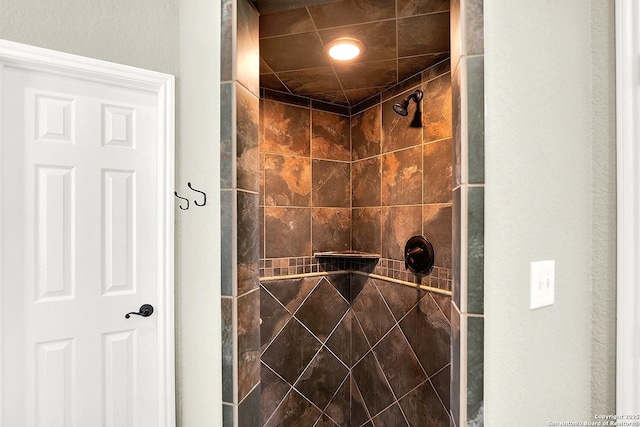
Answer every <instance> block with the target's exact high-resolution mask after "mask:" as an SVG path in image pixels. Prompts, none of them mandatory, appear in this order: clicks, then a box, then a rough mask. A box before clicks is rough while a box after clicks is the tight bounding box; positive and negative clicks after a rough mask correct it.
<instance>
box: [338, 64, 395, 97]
mask: <svg viewBox="0 0 640 427" xmlns="http://www.w3.org/2000/svg"><path fill="white" fill-rule="evenodd" d="M334 68H335V70H336V73H337V74H338V78H339V79H340V81H341V82H342V87H343V89H345V90H348V89H363V88H369V87H372V86H390V85H394V84H396V83H397V82H398V79H397V74H396V61H395V60H391V61H378V62H364V63H358V64H340V65H337V64H335V65H334Z"/></svg>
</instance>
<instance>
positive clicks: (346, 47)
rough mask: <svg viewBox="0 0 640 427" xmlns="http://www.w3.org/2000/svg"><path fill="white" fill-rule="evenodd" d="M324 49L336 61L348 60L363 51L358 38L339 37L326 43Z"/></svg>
mask: <svg viewBox="0 0 640 427" xmlns="http://www.w3.org/2000/svg"><path fill="white" fill-rule="evenodd" d="M324 49H325V52H326V53H327V54H328V55H329V56H330V57H331V58H333V59H335V60H336V61H348V60H350V59H353V58H355V57H357V56H358V55H360V54H361V53H362V52H363V51H364V44H362V42H361V41H360V40H356V39H350V38H340V39H336V40H334V41H332V42H330V43H327V45H326V46H325V48H324Z"/></svg>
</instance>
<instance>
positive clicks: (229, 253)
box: [220, 190, 237, 296]
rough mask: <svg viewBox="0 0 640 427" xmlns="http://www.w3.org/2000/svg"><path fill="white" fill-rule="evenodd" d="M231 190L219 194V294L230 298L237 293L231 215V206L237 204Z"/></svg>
mask: <svg viewBox="0 0 640 427" xmlns="http://www.w3.org/2000/svg"><path fill="white" fill-rule="evenodd" d="M234 195H235V194H234V192H233V190H224V191H221V192H220V223H221V226H220V240H221V242H220V246H221V248H220V249H221V254H220V259H221V262H220V263H221V271H220V276H221V277H220V281H221V285H220V288H221V289H220V292H221V294H222V295H226V296H232V295H234V291H237V289H236V287H235V285H236V282H235V280H234V277H233V270H234V268H235V267H236V266H235V265H234V262H233V257H234V253H233V250H234V243H235V236H234V235H233V229H234V228H235V227H234V226H235V222H236V221H237V218H234V215H233V211H234V209H233V206H234V204H235V203H237V202H236V201H235V200H234V199H235V198H234Z"/></svg>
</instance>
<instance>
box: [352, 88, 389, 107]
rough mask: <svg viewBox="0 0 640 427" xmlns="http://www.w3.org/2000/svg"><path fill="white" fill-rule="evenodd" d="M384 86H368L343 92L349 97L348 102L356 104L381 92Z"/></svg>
mask: <svg viewBox="0 0 640 427" xmlns="http://www.w3.org/2000/svg"><path fill="white" fill-rule="evenodd" d="M385 87H386V86H382V87H369V88H364V89H350V90H345V91H344V92H345V94H346V95H347V99H349V104H351V105H356V104H359V103H361V102H362V101H364V100H365V99H369V98H371V97H372V96H374V95H376V94H378V93H380V92H382V91H383V90H384V89H385Z"/></svg>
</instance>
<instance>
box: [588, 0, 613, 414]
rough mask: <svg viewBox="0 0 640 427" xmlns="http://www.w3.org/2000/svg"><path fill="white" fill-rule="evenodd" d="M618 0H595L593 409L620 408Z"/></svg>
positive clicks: (592, 13) (593, 49)
mask: <svg viewBox="0 0 640 427" xmlns="http://www.w3.org/2000/svg"><path fill="white" fill-rule="evenodd" d="M614 3H615V2H614V0H593V1H592V2H591V15H592V20H591V41H592V44H591V54H592V59H591V69H592V71H591V74H592V78H591V88H592V89H591V90H592V98H591V108H592V113H591V115H592V121H591V130H592V132H593V134H592V138H593V141H594V142H595V143H594V145H593V155H592V162H593V166H592V168H593V179H592V194H593V202H592V207H591V209H592V212H593V213H592V214H593V235H592V245H593V247H592V248H593V249H592V257H591V259H592V261H591V262H592V265H593V266H594V267H596V268H594V269H593V282H592V283H593V301H592V304H593V308H594V310H595V311H594V313H595V312H597V313H598V314H597V315H594V316H593V317H592V320H591V325H592V344H591V349H592V353H591V357H592V359H591V365H592V368H591V411H592V413H594V414H609V413H615V409H616V406H615V405H616V359H615V356H616V350H615V348H616V316H615V315H614V313H615V312H616V146H615V143H614V141H615V135H616V131H615V126H616V124H615V120H616V118H615V113H616V109H615V102H616V100H615V77H616V76H615V31H614V30H615V25H614V17H615V13H614V12H615V11H614Z"/></svg>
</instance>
